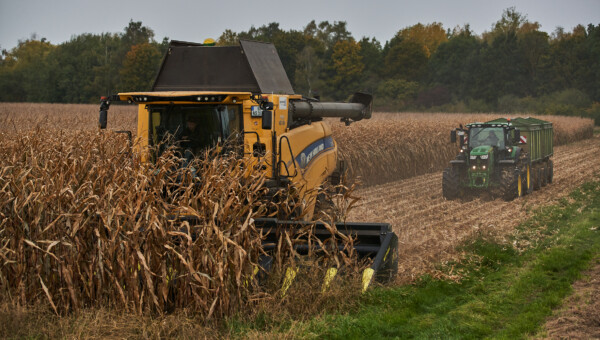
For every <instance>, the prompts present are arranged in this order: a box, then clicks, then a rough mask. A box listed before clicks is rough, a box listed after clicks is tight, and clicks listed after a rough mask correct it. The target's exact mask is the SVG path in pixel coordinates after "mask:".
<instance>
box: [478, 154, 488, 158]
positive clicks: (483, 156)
mask: <svg viewBox="0 0 600 340" xmlns="http://www.w3.org/2000/svg"><path fill="white" fill-rule="evenodd" d="M488 157H489V155H481V156H479V158H481V159H488Z"/></svg>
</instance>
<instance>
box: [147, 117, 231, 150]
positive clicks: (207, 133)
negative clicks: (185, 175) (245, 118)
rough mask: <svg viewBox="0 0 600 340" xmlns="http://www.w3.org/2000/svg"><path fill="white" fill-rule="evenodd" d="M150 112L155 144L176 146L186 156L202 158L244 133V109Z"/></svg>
mask: <svg viewBox="0 0 600 340" xmlns="http://www.w3.org/2000/svg"><path fill="white" fill-rule="evenodd" d="M148 111H149V112H150V116H151V124H152V128H151V131H150V133H151V134H152V137H151V139H150V141H151V143H153V144H154V145H157V144H159V143H161V142H167V143H174V144H175V145H177V146H178V147H179V148H180V149H181V151H183V153H184V154H190V153H191V154H192V155H198V154H200V153H201V152H202V151H203V150H205V149H207V148H211V147H213V146H215V145H217V144H220V143H223V142H224V141H226V140H228V139H234V138H235V137H237V136H238V135H239V134H240V131H242V117H241V111H240V105H148ZM160 149H161V150H160V151H159V152H162V151H163V150H164V147H161V148H160ZM186 157H187V156H186Z"/></svg>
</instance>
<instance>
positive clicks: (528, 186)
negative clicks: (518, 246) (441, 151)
mask: <svg viewBox="0 0 600 340" xmlns="http://www.w3.org/2000/svg"><path fill="white" fill-rule="evenodd" d="M457 137H458V140H459V146H460V152H459V154H458V155H457V156H456V158H455V159H453V160H451V161H450V167H448V168H446V169H444V173H443V176H442V193H443V195H444V197H445V198H446V199H456V198H462V197H464V196H465V195H467V194H473V193H476V192H479V191H486V192H489V193H491V194H492V195H493V196H496V197H501V198H503V199H504V200H506V201H510V200H513V199H515V198H517V197H521V196H523V195H525V194H529V193H532V192H533V190H534V189H538V188H541V187H543V186H545V185H546V184H547V183H552V178H553V172H554V169H553V163H552V160H550V157H551V156H552V154H553V130H552V123H550V122H546V121H543V120H539V119H535V118H514V119H512V120H511V119H504V118H500V119H495V120H492V121H489V122H485V123H471V124H467V125H466V127H464V128H463V126H462V125H461V126H460V127H459V128H457V129H454V130H452V131H451V132H450V141H451V142H452V143H456V141H457Z"/></svg>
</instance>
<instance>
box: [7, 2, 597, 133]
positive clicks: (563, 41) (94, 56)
mask: <svg viewBox="0 0 600 340" xmlns="http://www.w3.org/2000/svg"><path fill="white" fill-rule="evenodd" d="M239 39H250V40H258V41H267V42H272V43H273V44H274V45H275V47H276V48H277V51H278V53H279V56H280V58H281V60H282V63H283V65H284V68H285V70H286V72H287V74H288V77H289V78H290V81H291V83H292V86H293V87H294V89H295V91H296V92H297V93H301V94H303V95H305V96H309V97H316V96H318V97H320V98H321V99H324V100H344V99H346V98H348V96H349V95H350V94H352V93H353V92H355V91H367V92H370V93H373V94H374V96H375V106H376V109H378V110H389V111H398V110H419V111H446V112H492V111H496V112H508V113H511V112H531V113H535V114H561V115H583V116H591V117H595V118H596V123H597V124H600V24H598V25H594V24H589V25H587V27H586V26H583V25H578V26H577V27H575V28H573V30H572V31H570V32H568V31H565V30H564V29H562V28H557V29H556V30H555V31H553V32H552V33H547V32H544V31H542V30H541V28H540V25H539V23H537V22H531V21H529V20H528V19H527V16H526V15H523V14H521V13H519V12H517V11H516V10H515V9H514V8H508V9H506V10H505V11H504V13H503V14H502V17H501V18H500V19H499V20H498V21H497V22H496V23H494V24H493V25H492V27H491V29H490V31H488V32H484V33H482V34H481V35H477V34H474V32H473V31H472V30H471V29H470V27H469V25H465V26H463V27H455V28H453V29H446V28H444V27H443V25H442V24H441V23H435V22H434V23H430V24H420V23H419V24H416V25H413V26H410V27H405V28H402V29H400V30H399V31H398V32H397V33H396V34H395V36H394V37H393V38H392V39H390V40H389V41H387V42H385V44H382V43H381V42H379V41H378V40H377V39H375V38H369V37H363V38H362V39H360V40H357V39H355V38H354V37H353V36H352V34H351V33H350V32H349V31H348V30H347V27H346V22H343V21H340V22H333V23H330V22H328V21H323V22H320V23H317V22H315V21H314V20H313V21H311V22H309V23H308V24H307V25H306V26H305V27H304V28H303V29H302V30H294V29H291V30H282V29H281V28H280V27H279V24H278V23H270V24H267V25H263V26H260V27H258V28H256V27H251V28H250V29H249V30H248V31H242V32H233V31H231V30H229V29H228V30H225V31H224V32H223V34H222V35H221V36H220V37H219V38H218V39H217V42H216V44H217V45H219V46H226V45H235V44H238V40H239ZM167 46H168V39H167V38H164V39H163V40H162V41H161V42H157V41H156V40H155V39H154V32H153V31H152V29H151V28H149V27H146V26H143V25H142V23H141V22H133V21H131V22H130V23H129V25H128V26H127V27H125V29H124V31H123V32H121V33H104V34H100V35H97V34H81V35H78V36H74V37H73V38H71V40H70V41H68V42H65V43H62V44H59V45H52V44H50V43H49V42H47V41H46V40H45V39H37V38H36V37H32V38H31V39H28V40H25V41H20V42H19V44H18V46H17V47H15V48H13V49H11V50H10V51H6V50H3V51H2V58H1V59H0V101H29V102H67V103H86V102H95V101H97V100H98V97H99V96H100V95H106V94H109V93H116V92H122V91H143V90H148V89H149V88H150V87H151V85H152V82H153V80H154V77H155V76H156V72H157V70H158V67H159V65H160V62H161V60H162V56H163V54H164V52H165V51H166V48H167Z"/></svg>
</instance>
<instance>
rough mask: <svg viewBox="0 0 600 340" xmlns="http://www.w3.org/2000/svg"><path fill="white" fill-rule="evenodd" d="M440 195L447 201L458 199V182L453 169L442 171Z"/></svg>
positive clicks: (456, 173) (456, 174)
mask: <svg viewBox="0 0 600 340" xmlns="http://www.w3.org/2000/svg"><path fill="white" fill-rule="evenodd" d="M442 194H443V195H444V198H445V199H447V200H452V199H455V198H458V197H460V180H459V177H458V172H457V171H456V170H455V169H454V168H446V169H444V173H443V175H442Z"/></svg>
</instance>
